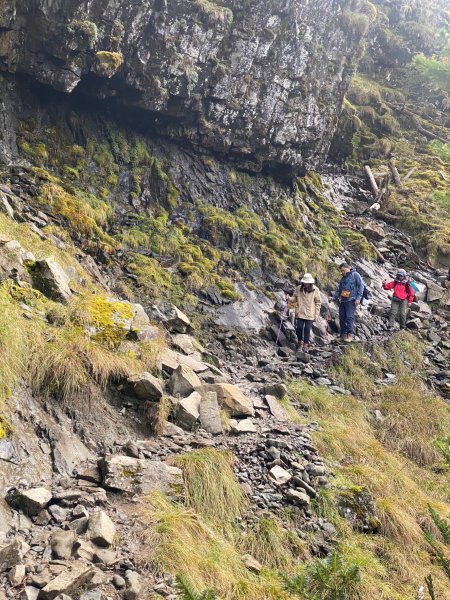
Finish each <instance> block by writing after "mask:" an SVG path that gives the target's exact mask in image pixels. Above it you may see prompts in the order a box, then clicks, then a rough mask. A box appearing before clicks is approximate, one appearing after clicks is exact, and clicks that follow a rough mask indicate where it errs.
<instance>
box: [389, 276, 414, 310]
mask: <svg viewBox="0 0 450 600" xmlns="http://www.w3.org/2000/svg"><path fill="white" fill-rule="evenodd" d="M383 288H384V289H385V290H392V289H393V290H394V298H398V299H399V300H405V298H406V299H407V300H408V304H411V302H412V301H413V300H414V289H413V286H412V285H411V284H410V283H409V282H408V281H405V282H403V281H389V282H388V283H383Z"/></svg>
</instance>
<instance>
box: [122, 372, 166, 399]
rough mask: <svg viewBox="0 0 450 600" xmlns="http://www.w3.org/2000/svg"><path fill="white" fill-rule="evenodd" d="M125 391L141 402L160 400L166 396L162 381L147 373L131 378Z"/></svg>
mask: <svg viewBox="0 0 450 600" xmlns="http://www.w3.org/2000/svg"><path fill="white" fill-rule="evenodd" d="M125 391H126V393H127V394H129V395H133V396H136V397H137V398H139V399H141V400H152V401H158V400H160V399H161V397H162V396H163V394H164V390H163V384H162V381H161V380H160V379H158V378H157V377H154V376H153V375H152V374H151V373H148V372H147V371H144V372H143V373H140V374H139V375H132V376H131V377H129V378H128V379H127V382H126V386H125Z"/></svg>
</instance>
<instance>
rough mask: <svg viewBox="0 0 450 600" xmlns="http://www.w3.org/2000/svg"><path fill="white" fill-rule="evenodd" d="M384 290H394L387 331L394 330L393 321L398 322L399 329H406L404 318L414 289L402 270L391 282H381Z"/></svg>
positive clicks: (411, 300)
mask: <svg viewBox="0 0 450 600" xmlns="http://www.w3.org/2000/svg"><path fill="white" fill-rule="evenodd" d="M383 288H384V289H385V290H394V293H393V294H392V299H391V312H390V314H389V324H388V329H389V330H390V331H392V330H393V329H394V324H395V321H396V320H397V318H398V320H399V321H400V329H405V327H406V317H407V315H408V306H411V303H412V302H413V300H414V288H413V286H412V284H411V282H410V280H409V277H408V275H407V273H406V271H405V270H404V269H400V270H399V271H398V272H397V275H396V276H395V279H394V280H393V281H383Z"/></svg>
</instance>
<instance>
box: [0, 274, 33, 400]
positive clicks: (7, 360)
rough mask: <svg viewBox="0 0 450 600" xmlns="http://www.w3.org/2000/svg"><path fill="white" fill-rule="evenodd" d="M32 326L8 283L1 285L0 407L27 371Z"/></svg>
mask: <svg viewBox="0 0 450 600" xmlns="http://www.w3.org/2000/svg"><path fill="white" fill-rule="evenodd" d="M31 333H32V332H31V327H30V326H29V322H27V321H26V320H25V319H24V318H23V316H22V312H21V311H20V309H19V307H18V306H17V304H16V303H15V302H14V300H13V299H12V298H11V296H10V294H9V289H8V285H7V284H5V283H4V284H2V285H1V286H0V408H1V404H2V402H3V401H4V400H5V399H6V398H7V397H9V396H10V394H11V390H12V388H13V386H14V385H15V383H16V382H17V381H18V379H19V377H20V376H21V374H22V373H23V372H24V371H25V367H26V362H27V356H28V343H29V342H28V337H29V336H31Z"/></svg>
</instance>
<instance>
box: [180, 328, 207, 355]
mask: <svg viewBox="0 0 450 600" xmlns="http://www.w3.org/2000/svg"><path fill="white" fill-rule="evenodd" d="M172 344H173V345H174V346H175V347H177V348H178V349H179V350H181V351H182V352H183V353H184V354H187V355H190V354H195V355H196V356H198V355H199V354H201V353H202V352H204V351H205V349H204V348H203V346H202V345H201V344H200V343H199V342H198V341H197V340H196V339H195V338H194V337H192V335H188V334H187V333H177V334H176V335H173V336H172Z"/></svg>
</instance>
